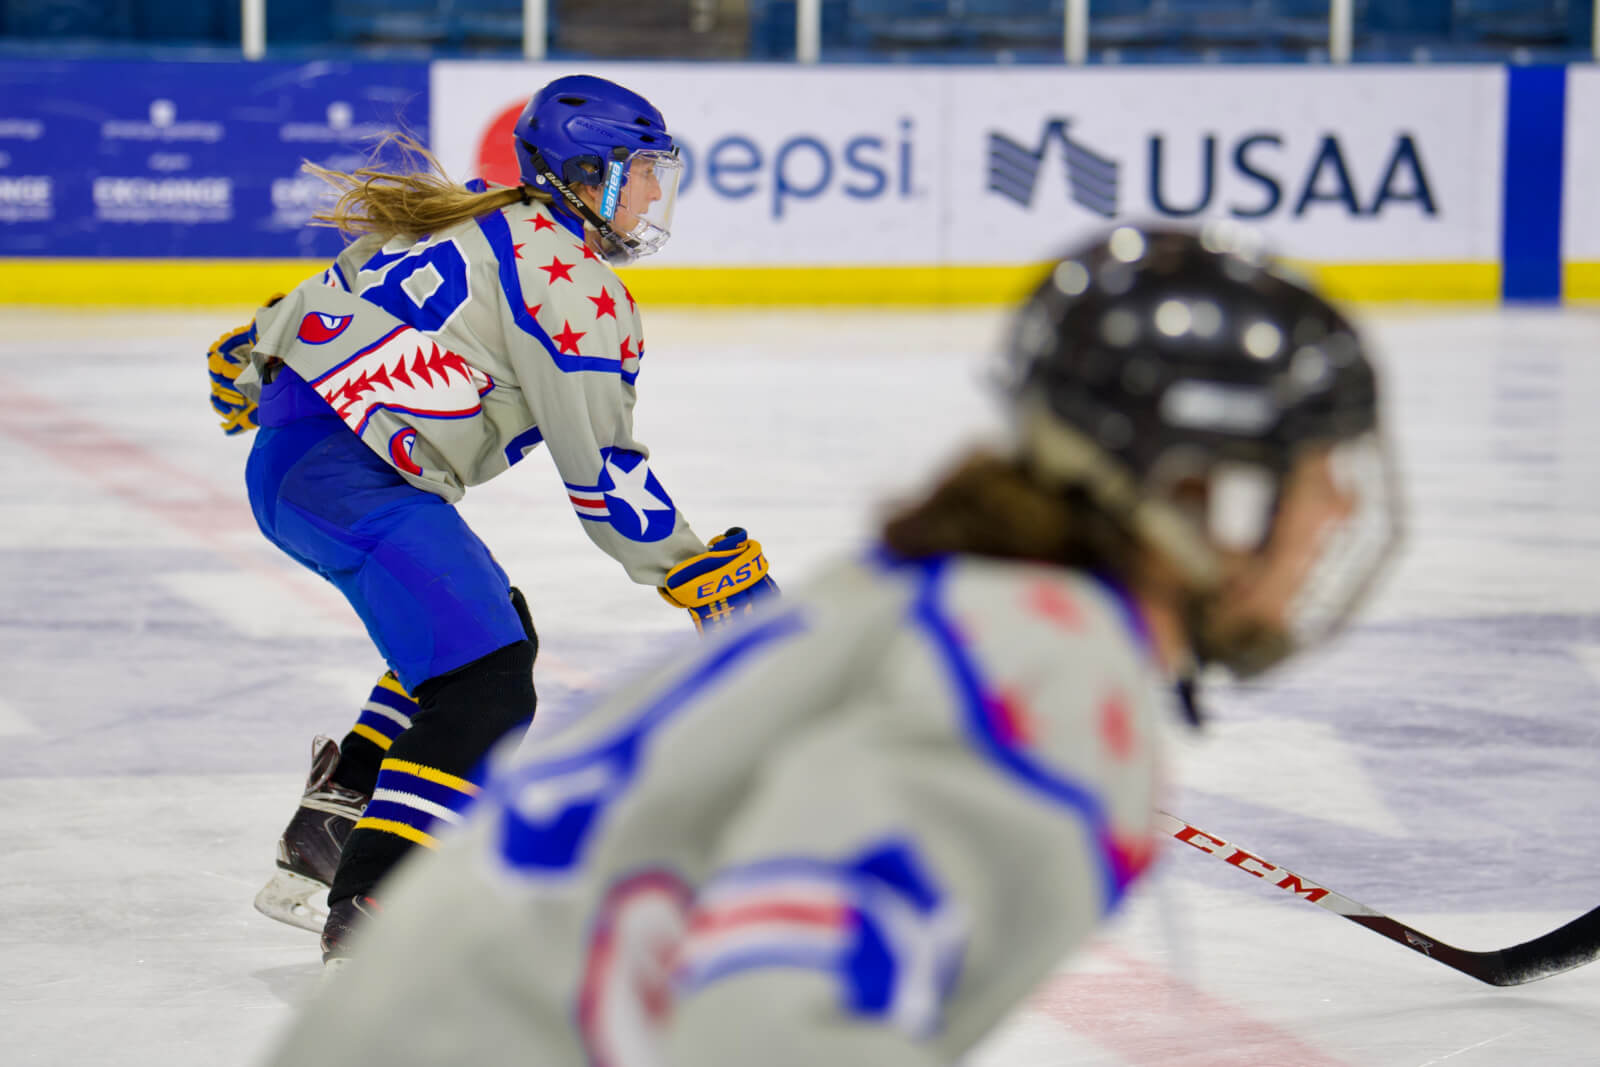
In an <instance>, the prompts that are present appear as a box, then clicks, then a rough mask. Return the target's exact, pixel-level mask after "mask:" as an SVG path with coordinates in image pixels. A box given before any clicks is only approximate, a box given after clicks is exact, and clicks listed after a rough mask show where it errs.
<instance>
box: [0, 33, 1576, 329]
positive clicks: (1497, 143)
mask: <svg viewBox="0 0 1600 1067" xmlns="http://www.w3.org/2000/svg"><path fill="white" fill-rule="evenodd" d="M146 68H148V69H146ZM585 69H587V70H589V71H592V72H594V73H598V74H601V75H603V76H607V77H611V78H613V79H615V80H617V81H621V82H623V83H625V84H628V85H630V86H636V87H638V88H640V89H641V90H643V91H644V92H645V93H646V95H648V96H649V97H650V98H651V99H652V100H653V101H654V102H655V103H656V104H657V105H658V106H659V107H660V108H661V110H662V112H663V113H664V114H665V115H666V117H667V119H668V123H669V125H670V127H671V128H672V129H674V130H675V131H676V133H677V139H678V141H679V144H680V148H681V152H682V155H683V158H684V161H685V174H684V182H683V187H682V191H681V194H680V198H679V203H678V210H677V215H676V218H675V220H674V227H673V229H674V235H673V239H672V243H671V245H670V246H669V248H668V250H667V251H666V252H665V253H663V254H662V255H661V256H659V257H658V258H657V259H656V260H654V261H647V262H646V263H644V264H641V265H639V266H638V267H635V268H632V269H630V270H629V271H628V272H627V280H628V283H629V285H630V287H632V288H633V289H634V291H635V292H636V293H637V294H638V295H639V296H640V297H641V299H643V300H645V301H646V302H647V303H651V304H654V305H660V304H733V305H737V304H811V303H819V302H820V303H845V304H907V305H919V304H921V305H960V304H981V303H995V302H1004V301H1008V300H1011V299H1013V298H1014V297H1016V296H1017V295H1018V294H1020V293H1021V292H1023V291H1025V289H1026V288H1027V287H1028V286H1029V285H1030V284H1031V283H1032V282H1033V280H1034V278H1035V277H1036V276H1037V273H1038V269H1039V268H1038V264H1040V263H1042V262H1044V261H1046V260H1048V259H1049V258H1050V257H1051V256H1053V255H1054V254H1055V253H1056V252H1058V251H1059V250H1060V249H1061V248H1063V247H1064V246H1066V245H1067V244H1070V243H1071V242H1073V241H1075V240H1077V239H1079V238H1082V237H1084V236H1087V235H1089V234H1091V233H1094V232H1097V231H1099V230H1101V229H1103V228H1104V227H1105V226H1107V225H1109V224H1111V223H1113V222H1116V221H1121V220H1132V221H1138V222H1145V223H1157V224H1159V223H1171V224H1180V225H1187V224H1193V223H1197V222H1201V221H1216V220H1221V221H1228V222H1233V223H1238V224H1241V225H1244V226H1248V227H1251V228H1252V229H1254V230H1256V231H1258V232H1259V233H1260V235H1261V236H1262V237H1263V238H1264V239H1265V241H1266V242H1267V243H1268V244H1269V246H1270V247H1272V248H1274V249H1276V250H1277V251H1279V252H1280V253H1281V254H1283V255H1285V256H1287V257H1288V258H1290V259H1291V260H1294V261H1296V262H1297V263H1300V264H1303V265H1304V266H1305V267H1306V268H1307V269H1308V270H1309V271H1311V272H1313V273H1315V274H1316V275H1318V276H1319V277H1320V278H1321V280H1322V281H1323V282H1324V284H1326V285H1327V286H1328V287H1329V288H1330V289H1332V290H1333V291H1334V292H1336V293H1337V294H1339V295H1342V296H1345V297H1350V298H1356V299H1364V300H1410V299H1431V300H1469V301H1489V300H1495V299H1500V298H1507V299H1540V300H1549V299H1555V298H1557V297H1560V296H1563V295H1564V296H1565V297H1567V298H1568V299H1594V298H1600V207H1597V206H1596V205H1595V204H1594V203H1593V202H1592V200H1591V199H1590V198H1585V197H1581V196H1574V195H1565V196H1564V195H1563V193H1564V190H1582V189H1583V188H1585V186H1586V184H1587V180H1588V179H1587V176H1588V175H1589V174H1592V173H1594V172H1595V169H1596V167H1597V166H1600V147H1597V146H1596V145H1595V143H1594V139H1593V138H1586V137H1583V136H1579V131H1581V130H1586V129H1588V130H1592V129H1594V128H1595V122H1596V120H1600V73H1597V72H1596V71H1594V70H1592V69H1588V68H1579V67H1573V68H1570V69H1566V68H1560V67H1543V68H1540V67H1531V68H1530V67H1500V66H1490V65H1475V66H1439V67H1420V66H1414V65H1413V66H1359V67H1350V68H1333V67H1327V66H1296V67H1249V68H1244V67H1221V68H1218V67H1204V68H1201V67H1145V66H1129V67H1092V68H1086V69H1080V70H1067V69H1062V68H1042V67H996V66H986V67H899V66H881V67H839V66H816V67H799V66H771V65H755V64H740V65H731V64H722V65H718V64H695V65H690V64H655V65H644V64H596V65H592V66H589V67H586V68H585ZM569 72H571V69H570V68H569V67H567V66H565V65H560V64H527V63H520V62H518V63H512V62H438V63H433V64H393V63H390V64H367V65H353V64H345V65H339V64H327V63H322V64H305V65H293V64H248V63H242V62H241V63H237V64H234V63H222V64H204V65H196V64H187V65H166V66H164V67H160V68H157V67H155V66H154V65H151V64H139V63H131V62H120V63H99V64H96V63H89V62H84V63H54V64H44V63H25V62H8V63H4V64H0V84H3V85H5V86H6V87H7V89H8V92H7V93H6V96H7V97H8V98H9V99H8V102H7V103H6V104H4V105H0V282H3V283H4V284H3V285H0V301H6V302H11V303H24V304H99V303H116V304H190V305H197V304H198V305H204V304H238V303H240V302H244V303H248V302H250V301H252V300H258V299H260V298H261V297H262V296H264V295H265V294H266V293H267V292H270V291H272V290H275V289H282V288H284V287H286V286H288V285H292V284H294V283H295V282H296V281H298V280H299V279H300V278H302V277H304V276H306V275H307V274H309V273H311V272H312V271H313V270H315V269H317V266H318V263H319V261H321V260H322V259H324V258H326V257H327V256H329V255H331V254H332V253H333V252H334V251H336V250H337V248H338V247H339V241H338V236H337V235H336V234H333V233H331V232H327V231H318V230H315V229H307V227H306V225H305V223H306V220H307V219H308V218H309V215H310V213H311V211H312V210H314V209H315V207H316V206H317V205H318V204H319V203H320V201H319V195H320V188H319V186H318V184H317V183H316V182H315V180H314V179H309V178H308V177H307V176H305V175H303V174H300V173H299V171H298V167H299V164H300V161H301V160H302V159H311V160H312V161H315V162H318V163H322V164H324V165H328V166H334V167H341V168H348V167H351V166H355V165H359V164H360V162H361V160H362V158H363V153H364V152H365V151H366V150H367V147H368V146H369V145H370V144H371V141H372V138H373V136H374V135H375V134H376V133H378V132H379V131H381V130H382V129H383V128H385V127H387V126H393V125H395V124H396V123H403V124H405V125H407V126H408V127H410V128H411V129H413V130H415V131H417V132H418V133H419V135H422V136H426V137H428V140H429V143H430V144H431V145H432V147H433V148H434V150H435V151H436V153H437V154H438V155H439V157H440V159H441V161H442V162H443V163H444V165H445V167H446V168H447V170H448V171H449V172H450V174H451V175H452V176H454V177H457V178H460V179H465V178H469V177H479V176H481V177H485V178H487V179H489V180H491V181H495V180H499V181H505V180H509V179H512V178H514V176H515V166H514V163H513V161H512V160H511V158H510V150H509V130H510V126H511V123H512V122H513V121H514V120H515V117H516V115H517V112H518V111H519V110H520V108H521V105H522V103H523V102H524V101H525V99H526V95H527V93H528V91H529V89H530V87H535V86H537V85H539V84H542V83H543V82H544V81H546V80H548V79H549V78H550V77H553V76H556V75H558V74H562V73H569ZM130 86H133V87H135V88H132V89H130V88H129V87H130Z"/></svg>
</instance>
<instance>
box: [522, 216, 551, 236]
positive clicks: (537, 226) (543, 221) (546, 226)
mask: <svg viewBox="0 0 1600 1067" xmlns="http://www.w3.org/2000/svg"><path fill="white" fill-rule="evenodd" d="M523 221H524V222H531V223H533V232H534V233H538V232H539V231H540V230H553V229H555V228H556V224H555V223H553V222H551V221H550V217H549V216H548V215H535V216H534V217H533V218H531V219H524V220H523Z"/></svg>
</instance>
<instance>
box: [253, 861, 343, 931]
mask: <svg viewBox="0 0 1600 1067" xmlns="http://www.w3.org/2000/svg"><path fill="white" fill-rule="evenodd" d="M256 910H257V911H259V912H260V913H261V914H263V915H265V916H266V917H267V918H269V919H276V920H278V921H279V922H281V923H288V924H289V925H290V926H298V927H299V928H300V929H302V930H308V931H310V932H311V933H313V934H320V933H322V926H323V924H324V923H326V922H327V921H328V887H327V886H325V885H323V884H322V883H321V882H319V881H317V880H316V879H314V878H307V877H306V876H305V875H303V874H295V873H294V872H293V871H285V870H279V871H278V872H277V873H276V874H274V875H273V876H272V881H270V882H268V883H267V884H266V885H264V886H262V887H261V892H259V893H257V894H256Z"/></svg>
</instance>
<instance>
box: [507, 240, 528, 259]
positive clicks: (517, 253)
mask: <svg viewBox="0 0 1600 1067" xmlns="http://www.w3.org/2000/svg"><path fill="white" fill-rule="evenodd" d="M526 243H527V242H523V244H526ZM511 258H512V259H521V258H522V245H512V246H511Z"/></svg>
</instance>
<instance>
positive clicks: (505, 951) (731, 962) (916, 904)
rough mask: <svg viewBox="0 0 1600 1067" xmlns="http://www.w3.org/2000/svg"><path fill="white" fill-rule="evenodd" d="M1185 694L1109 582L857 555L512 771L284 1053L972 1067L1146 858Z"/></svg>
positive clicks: (406, 873) (565, 1066)
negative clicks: (1176, 712)
mask: <svg viewBox="0 0 1600 1067" xmlns="http://www.w3.org/2000/svg"><path fill="white" fill-rule="evenodd" d="M1169 692H1170V684H1169V682H1168V680H1167V679H1166V678H1165V677H1164V676H1163V674H1162V672H1161V671H1160V670H1159V668H1158V667H1157V665H1156V663H1155V661H1154V659H1153V654H1152V653H1151V652H1150V650H1149V649H1148V647H1147V641H1146V639H1145V637H1144V635H1143V631H1142V628H1141V623H1140V621H1139V617H1138V615H1137V613H1136V612H1135V610H1134V609H1133V608H1132V607H1131V605H1130V603H1129V602H1128V601H1127V599H1126V598H1125V597H1124V596H1123V595H1121V594H1120V593H1119V592H1118V591H1117V590H1115V589H1114V588H1113V587H1111V586H1109V585H1107V584H1103V583H1101V582H1099V581H1098V580H1095V579H1090V578H1087V577H1084V576H1083V575H1080V574H1076V573H1073V572H1070V571H1066V570H1063V569H1060V568H1055V567H1048V566H1044V565H1037V564H1024V563H1014V562H1000V561H994V560H983V559H977V558H973V557H949V558H946V559H933V560H924V561H902V560H895V559H892V558H889V557H887V556H884V555H875V556H873V557H870V558H867V559H865V560H862V561H859V562H855V563H851V564H848V565H845V566H841V567H839V568H837V569H836V570H834V571H832V572H830V573H828V574H827V575H826V576H825V577H824V578H823V580H822V581H820V582H819V583H817V584H815V585H813V586H812V587H810V588H809V589H806V590H804V591H802V592H801V593H799V594H793V593H791V594H790V595H789V596H788V597H786V599H785V600H784V601H783V602H781V604H779V605H776V606H775V609H774V610H773V611H771V612H770V613H767V614H763V615H758V616H756V617H755V618H754V619H752V621H751V622H749V623H748V624H745V625H742V626H740V627H737V628H734V629H732V630H731V631H730V632H727V633H725V634H723V635H720V636H719V637H717V638H715V639H713V640H711V641H708V642H707V643H706V644H705V645H704V646H701V649H700V650H699V651H697V653H696V654H695V655H694V656H693V657H692V658H691V659H689V660H688V661H687V662H678V663H674V664H672V665H671V666H668V667H665V668H663V669H660V670H658V671H656V672H654V673H652V674H649V675H647V676H645V677H643V678H642V679H640V680H639V681H637V682H635V683H634V684H632V685H631V686H628V687H627V688H626V689H624V690H623V691H622V692H620V693H619V694H617V695H616V696H615V697H614V698H613V699H611V700H610V701H609V702H607V703H606V704H604V705H602V706H601V707H600V708H599V709H598V710H596V711H594V712H593V713H592V714H590V715H588V716H587V717H586V718H584V719H582V720H581V721H580V722H578V723H577V724H576V725H575V726H573V727H571V728H569V729H568V730H566V731H565V732H563V733H560V734H558V735H556V736H555V737H553V738H549V739H537V738H530V739H529V741H528V742H526V743H525V744H524V746H523V749H522V750H521V751H520V752H519V753H517V754H516V755H515V756H514V757H513V758H510V759H502V760H501V761H500V765H499V767H498V769H497V771H496V773H495V774H494V775H493V776H492V778H491V780H490V783H489V784H488V785H487V786H486V788H485V791H484V794H483V795H482V796H481V797H480V799H479V801H478V802H477V805H476V806H475V807H474V808H473V809H472V811H471V813H470V814H469V816H468V819H467V821H466V824H465V825H464V826H462V827H460V828H458V829H457V830H455V831H453V832H452V834H451V836H449V837H447V838H446V839H445V840H444V841H443V842H442V847H441V848H440V849H439V850H438V851H437V852H432V853H428V854H419V855H416V856H414V857H413V858H411V859H410V860H408V861H407V864H406V865H404V866H402V867H401V868H400V869H399V870H398V871H397V872H396V873H395V875H394V876H393V877H392V878H391V881H389V882H388V883H386V885H385V895H384V897H383V900H382V901H381V903H382V904H383V908H384V910H383V914H382V915H381V916H379V917H378V918H377V919H376V920H374V921H373V922H372V923H371V925H370V927H369V928H368V929H366V930H365V931H362V932H361V934H364V935H365V936H361V934H358V939H357V940H356V943H355V947H356V958H355V959H354V960H353V961H352V962H351V963H350V964H349V966H348V967H347V968H346V969H345V970H344V971H342V972H339V973H337V974H334V975H332V976H330V981H329V982H328V984H327V985H326V987H325V989H324V991H323V992H322V993H321V994H319V996H318V998H317V1000H316V1002H315V1003H313V1004H311V1005H310V1006H309V1009H308V1010H307V1011H306V1013H305V1014H304V1015H303V1016H302V1017H301V1018H299V1019H298V1020H297V1021H296V1023H295V1025H294V1026H293V1028H292V1031H291V1032H290V1033H289V1034H288V1036H287V1039H286V1040H285V1041H284V1042H283V1043H282V1045H281V1047H279V1048H278V1049H277V1050H276V1052H275V1053H274V1054H273V1056H272V1058H271V1061H270V1062H271V1063H272V1064H273V1065H274V1067H301V1065H303V1064H306V1063H313V1062H325V1063H338V1064H342V1065H348V1067H358V1065H372V1067H378V1065H382V1067H407V1065H415V1067H422V1065H436V1064H443V1063H463V1064H499V1063H525V1064H538V1065H539V1067H579V1065H594V1067H600V1065H604V1067H657V1065H671V1067H749V1065H750V1064H760V1065H761V1067H802V1065H804V1067H823V1065H826V1067H899V1065H906V1067H911V1065H917V1067H929V1065H933V1064H949V1063H953V1062H955V1061H956V1060H957V1059H959V1057H960V1056H961V1054H962V1053H963V1052H964V1051H965V1050H966V1049H968V1048H970V1047H971V1046H972V1045H973V1044H975V1043H976V1042H977V1041H978V1040H979V1039H980V1038H981V1037H982V1036H983V1035H984V1034H985V1033H986V1032H987V1031H988V1030H990V1029H991V1028H992V1027H993V1026H994V1025H995V1024H996V1022H997V1021H999V1020H1000V1019H1001V1018H1003V1017H1004V1016H1005V1015H1006V1014H1007V1013H1008V1012H1009V1011H1010V1010H1011V1009H1012V1008H1013V1007H1014V1006H1015V1005H1016V1004H1017V1003H1018V1002H1019V1001H1020V1000H1021V999H1022V998H1023V997H1024V996H1026V995H1027V993H1028V992H1029V991H1030V990H1031V989H1032V988H1033V987H1034V986H1035V985H1036V984H1037V983H1038V982H1039V981H1040V979H1041V978H1043V977H1044V976H1045V975H1047V974H1048V973H1049V971H1050V970H1051V968H1052V967H1053V966H1054V965H1055V964H1056V963H1057V961H1058V960H1059V959H1060V958H1061V957H1062V956H1063V954H1064V953H1066V952H1067V951H1068V950H1070V949H1072V948H1073V947H1074V946H1076V945H1079V944H1080V943H1081V942H1083V941H1084V939H1085V938H1086V937H1087V936H1088V935H1089V934H1090V933H1091V931H1093V930H1094V929H1095V927H1096V926H1097V925H1098V924H1099V923H1100V922H1101V920H1102V919H1103V918H1104V917H1105V915H1106V914H1107V913H1108V912H1109V911H1111V910H1112V909H1113V908H1115V907H1116V905H1117V903H1118V901H1119V900H1120V899H1122V897H1123V895H1124V893H1125V892H1126V891H1127V889H1128V887H1129V885H1130V884H1131V883H1132V882H1133V881H1134V880H1135V879H1136V878H1137V876H1138V875H1139V873H1140V872H1141V870H1142V869H1143V868H1144V867H1145V865H1146V863H1147V861H1148V859H1149V857H1150V856H1151V854H1152V850H1153V841H1154V831H1153V825H1154V823H1153V815H1152V812H1153V810H1154V806H1155V801H1156V796H1155V791H1156V788H1157V784H1158V778H1159V773H1158V772H1159V762H1160V761H1159V758H1158V752H1159V747H1160V746H1159V743H1158V733H1159V731H1160V730H1161V729H1162V728H1163V725H1162V724H1163V723H1164V722H1165V721H1166V719H1167V715H1166V714H1165V709H1166V707H1167V702H1168V694H1169Z"/></svg>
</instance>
